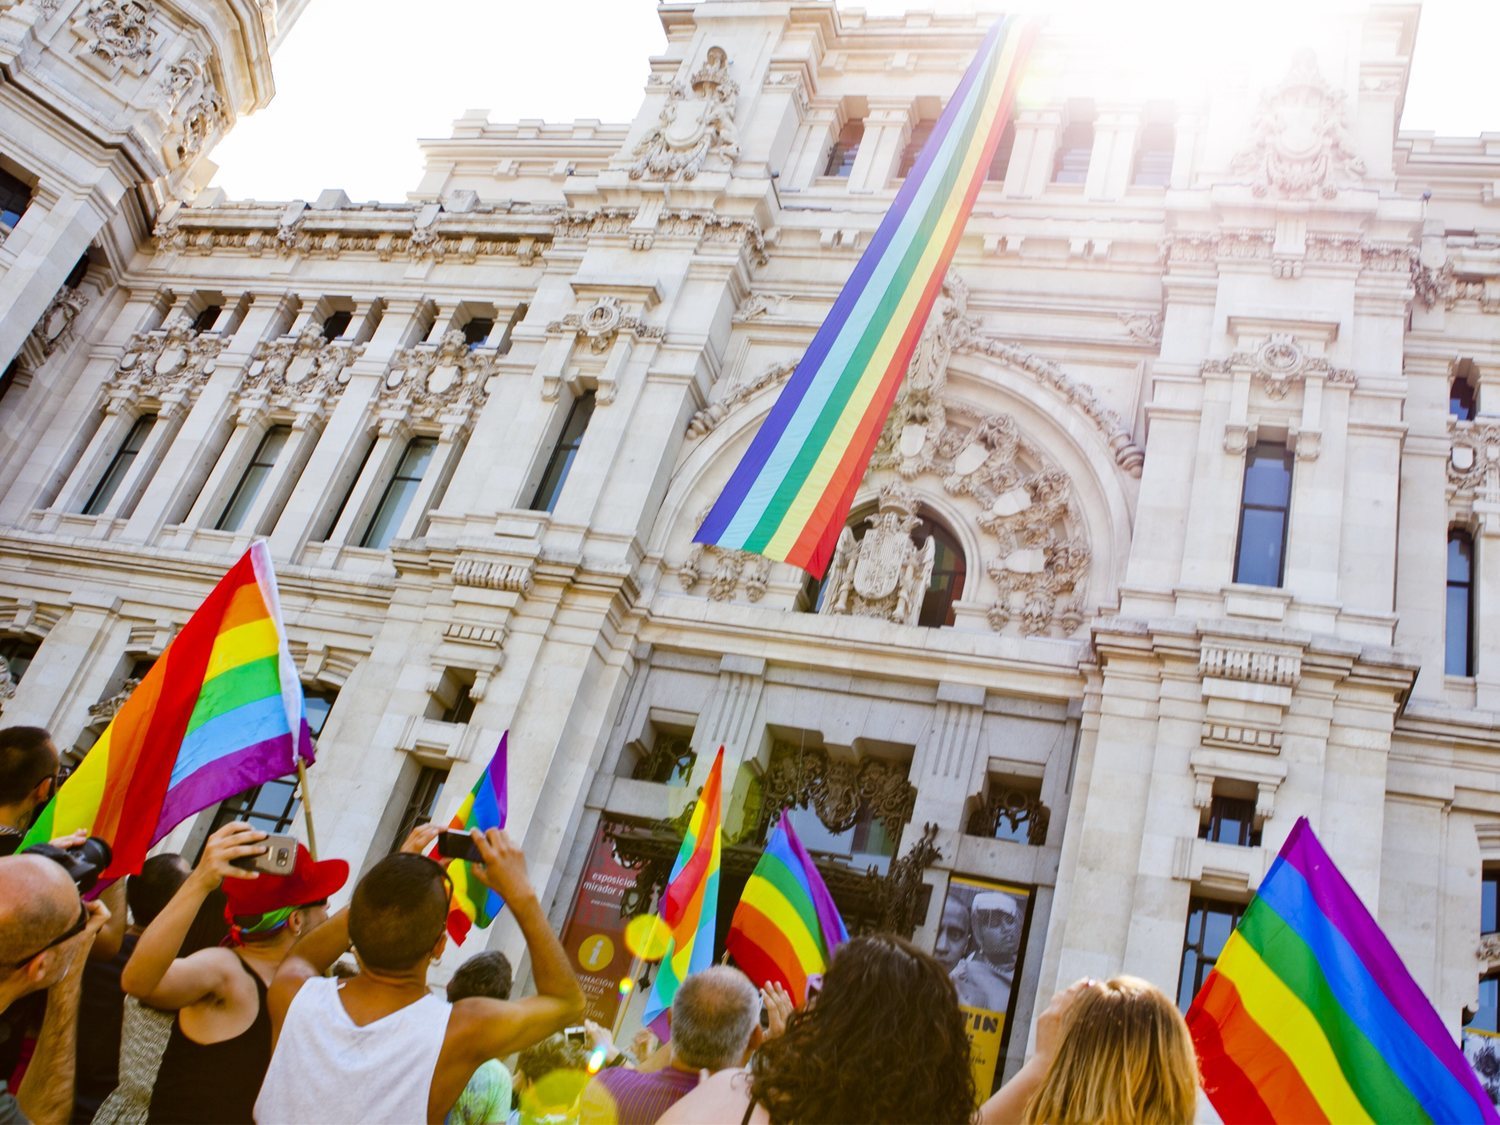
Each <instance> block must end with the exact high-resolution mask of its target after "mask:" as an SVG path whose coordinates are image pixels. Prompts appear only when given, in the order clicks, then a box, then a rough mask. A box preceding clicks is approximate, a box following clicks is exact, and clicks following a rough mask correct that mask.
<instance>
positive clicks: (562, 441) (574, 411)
mask: <svg viewBox="0 0 1500 1125" xmlns="http://www.w3.org/2000/svg"><path fill="white" fill-rule="evenodd" d="M593 416H594V392H593V391H585V392H584V393H583V394H582V395H580V396H579V397H578V398H577V399H575V400H574V402H573V405H572V406H571V407H570V408H569V409H568V420H567V421H566V422H564V423H563V430H562V434H561V435H559V437H558V439H557V445H556V446H554V447H553V450H552V456H551V457H550V458H548V461H547V469H546V472H544V473H543V474H542V482H541V484H539V485H538V486H537V490H536V495H535V496H533V497H532V498H531V510H532V511H535V512H550V511H552V509H553V508H555V507H556V506H557V501H558V497H560V496H561V495H562V489H563V485H564V484H566V483H567V480H568V472H569V471H570V470H571V469H572V467H573V458H574V457H575V456H577V454H578V449H579V447H580V446H581V445H582V444H583V435H584V431H586V430H587V429H588V425H589V419H590V418H592V417H593Z"/></svg>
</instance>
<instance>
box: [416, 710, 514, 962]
mask: <svg viewBox="0 0 1500 1125" xmlns="http://www.w3.org/2000/svg"><path fill="white" fill-rule="evenodd" d="M509 738H510V731H506V732H505V733H504V734H502V735H501V736H500V745H499V746H497V747H495V756H494V757H493V758H491V759H490V764H489V765H488V766H486V767H485V771H484V772H483V773H482V774H480V775H479V780H478V781H476V782H475V783H474V788H473V789H471V790H469V792H468V793H467V794H465V796H464V799H463V804H461V805H459V806H458V812H456V813H454V814H453V819H452V820H450V821H449V822H448V827H449V828H450V829H456V830H458V831H460V832H467V831H469V829H471V828H477V829H479V830H480V831H481V832H485V831H488V830H489V829H491V828H504V827H505V818H506V817H507V816H508V815H509V814H510V781H509V780H508V774H509V772H510V761H509V759H510V755H509V753H508V751H507V750H506V746H505V743H506V741H507V740H508V739H509ZM432 854H433V855H434V856H435V855H437V850H436V849H434V850H433V853H432ZM448 875H449V877H450V878H451V879H452V880H453V901H452V902H451V903H450V904H449V906H448V936H449V937H451V938H452V939H453V940H454V941H455V942H457V943H458V944H459V945H462V944H463V943H464V938H466V937H468V936H469V930H470V929H471V928H472V927H474V926H478V927H479V928H480V929H481V930H483V929H487V928H488V927H489V924H490V923H491V922H493V921H494V920H495V918H496V916H497V915H499V913H500V908H501V907H503V906H504V905H505V900H504V899H502V898H501V897H500V896H499V895H498V894H496V893H495V892H494V891H492V890H491V889H490V888H489V887H487V886H485V885H484V884H483V883H481V882H480V881H479V879H478V877H477V876H476V875H475V874H474V871H473V866H472V865H471V864H470V863H468V862H467V861H466V860H462V859H454V860H449V861H448Z"/></svg>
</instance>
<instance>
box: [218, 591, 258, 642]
mask: <svg viewBox="0 0 1500 1125" xmlns="http://www.w3.org/2000/svg"><path fill="white" fill-rule="evenodd" d="M270 616H271V615H270V613H268V612H267V610H266V600H265V598H263V597H261V593H260V586H259V585H257V584H256V583H255V582H254V581H250V582H246V583H245V584H244V585H243V586H241V587H240V588H239V589H238V590H236V591H235V592H234V595H233V596H232V597H231V598H230V599H229V606H228V608H227V609H225V610H224V617H223V619H222V620H221V621H220V623H219V628H218V630H217V632H219V633H227V632H229V630H231V629H238V628H239V627H240V626H241V625H248V624H250V622H252V621H264V620H265V619H266V618H268V617H270Z"/></svg>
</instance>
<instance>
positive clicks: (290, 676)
mask: <svg viewBox="0 0 1500 1125" xmlns="http://www.w3.org/2000/svg"><path fill="white" fill-rule="evenodd" d="M299 757H300V758H302V759H303V760H305V761H308V762H311V761H312V760H313V745H312V735H311V733H310V732H309V731H308V727H307V716H306V713H305V711H304V705H303V701H302V683H301V681H300V680H299V679H298V678H297V667H296V665H295V664H294V663H293V662H292V655H291V651H290V650H289V649H288V647H287V641H286V630H285V629H284V628H283V627H282V624H281V603H280V601H279V599H278V596H277V592H276V574H275V571H274V570H273V569H272V567H271V553H270V551H269V550H268V549H267V547H266V544H265V543H264V541H259V542H256V543H253V544H251V546H250V549H249V550H248V551H246V552H245V555H244V557H243V558H241V559H240V561H239V562H237V563H235V564H234V567H233V568H232V569H231V570H230V571H229V573H228V574H226V575H225V576H224V577H223V579H222V580H220V582H219V584H218V585H217V586H215V587H214V588H213V591H212V592H211V593H210V594H209V595H208V597H207V598H205V599H204V601H203V604H202V605H201V606H199V607H198V609H197V611H196V612H195V613H194V614H193V615H192V617H190V618H188V620H187V624H185V625H184V626H183V627H182V631H181V632H180V633H178V634H177V636H176V637H174V638H173V639H172V642H171V643H170V644H169V645H167V649H166V651H165V652H163V653H162V654H161V657H160V658H159V659H158V660H157V661H156V663H155V664H153V665H152V666H151V670H150V671H149V672H147V673H146V675H145V677H144V678H143V679H142V680H141V682H140V684H139V685H137V687H136V689H135V690H134V691H132V692H131V693H130V697H129V698H128V699H126V700H125V703H124V705H123V706H121V708H120V710H119V712H118V713H117V714H116V715H115V717H114V719H112V720H111V721H110V724H109V726H108V727H106V728H105V730H104V733H103V734H102V735H100V736H99V741H98V742H96V743H94V745H93V748H92V749H90V750H89V752H88V754H87V755H86V756H85V757H84V759H83V764H82V765H80V766H79V767H78V768H77V769H76V770H74V771H73V775H72V776H71V777H69V778H68V780H67V781H65V782H64V783H63V785H62V788H60V789H59V790H58V791H57V796H56V797H54V798H53V799H52V800H51V801H50V802H49V803H48V805H47V807H46V808H44V809H43V810H42V813H41V815H40V816H39V817H37V820H36V823H35V824H33V825H32V826H31V831H30V832H28V833H27V834H26V839H25V841H24V842H23V844H22V846H23V847H25V846H27V845H30V844H35V843H44V842H46V841H47V840H51V839H54V838H56V837H58V836H65V835H67V834H68V833H70V832H73V831H76V830H77V829H80V828H86V829H88V831H89V833H90V835H94V836H102V837H103V838H104V839H105V840H107V841H109V844H110V847H111V848H112V849H113V851H114V861H113V862H112V863H111V864H110V865H109V867H108V868H107V869H106V870H105V872H104V876H103V878H104V879H105V880H114V879H118V878H119V877H120V876H122V875H131V874H134V873H135V872H137V871H139V870H140V869H141V863H142V861H143V860H144V859H145V858H146V852H147V850H148V849H149V848H150V847H151V845H152V844H154V843H156V842H157V841H158V840H160V839H161V838H162V837H163V836H165V835H166V834H167V833H168V832H170V831H171V830H172V829H173V828H174V827H176V826H177V825H178V824H179V823H181V822H182V821H183V820H185V819H186V818H187V817H189V816H191V815H192V814H193V813H195V812H198V811H199V810H200V809H205V808H207V807H208V806H209V805H212V804H215V803H216V802H218V801H222V800H224V799H225V798H226V797H232V796H234V795H235V794H236V793H243V792H244V791H245V790H246V789H249V788H250V787H252V786H255V785H260V784H262V783H263V782H267V781H272V780H274V779H275V778H278V777H285V776H286V775H287V774H289V773H291V772H293V771H294V770H295V769H296V768H297V760H298V758H299Z"/></svg>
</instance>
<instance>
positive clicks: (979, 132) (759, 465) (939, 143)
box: [695, 16, 1036, 578]
mask: <svg viewBox="0 0 1500 1125" xmlns="http://www.w3.org/2000/svg"><path fill="white" fill-rule="evenodd" d="M1035 35H1036V27H1035V24H1034V23H1032V22H1031V21H1023V20H1021V19H1019V18H1018V17H1015V16H1008V17H1006V18H1004V19H1002V20H1000V21H999V22H998V23H996V24H995V26H994V27H993V28H991V29H990V32H989V34H988V35H987V36H986V37H985V40H984V43H983V44H982V45H981V46H980V48H979V53H978V55H976V56H975V58H974V61H973V63H971V64H970V66H969V69H968V71H967V72H966V73H965V74H964V77H963V81H962V82H960V83H959V86H958V89H957V90H956V91H954V94H953V97H952V99H951V100H950V101H949V102H948V105H947V108H946V109H944V110H943V114H942V117H941V118H940V119H939V120H938V123H937V125H936V126H935V127H934V128H933V131H932V136H931V137H930V138H929V140H928V141H927V144H926V145H925V146H924V147H923V149H922V155H921V156H920V157H919V158H918V160H917V163H916V165H915V167H913V168H912V170H911V173H910V174H909V175H908V176H907V177H906V180H905V182H904V183H903V184H902V186H901V190H900V191H898V192H897V193H896V199H895V201H894V202H893V203H892V204H891V208H890V210H889V211H888V212H886V215H885V218H884V219H882V220H881V223H880V226H879V228H878V229H877V230H876V231H875V237H874V239H873V240H872V241H871V243H870V245H869V248H868V249H866V250H865V252H864V254H863V255H862V256H861V257H860V260H859V263H858V265H856V266H855V267H854V273H853V274H852V275H851V276H850V278H849V280H848V282H847V283H846V284H845V285H844V289H843V291H842V292H841V293H840V294H839V296H838V300H837V301H835V302H834V305H833V309H832V310H831V311H830V312H829V314H828V318H827V319H826V320H824V321H823V325H822V327H821V328H819V329H818V332H817V335H815V336H814V337H813V341H812V344H811V345H809V347H808V349H807V353H806V354H805V355H804V356H803V357H802V361H801V362H800V363H799V364H798V365H797V370H796V371H795V372H793V373H792V377H791V379H790V380H789V381H788V382H787V385H786V387H785V388H783V390H782V392H781V394H780V396H779V397H778V398H777V400H776V402H775V404H774V405H773V406H772V407H771V412H770V414H769V415H768V416H767V417H766V420H765V421H764V422H763V423H762V424H761V427H760V430H759V432H758V433H757V434H756V435H755V438H754V440H753V441H751V443H750V446H749V448H748V449H747V450H746V451H745V454H744V456H743V457H742V458H741V460H740V463H739V465H738V466H737V467H736V468H735V470H734V474H733V475H732V476H731V477H730V479H729V483H728V484H727V485H726V486H725V487H724V491H723V493H722V494H721V495H720V496H719V499H718V500H717V501H716V502H715V503H714V506H713V508H712V509H711V510H710V511H709V513H708V517H707V518H706V519H705V520H704V521H703V526H702V527H700V528H699V529H698V534H697V536H696V537H695V538H696V541H697V542H699V543H711V544H715V545H717V546H719V547H723V548H726V549H737V550H745V551H752V552H754V553H756V554H760V555H765V556H767V557H769V558H773V559H781V560H783V561H785V562H789V563H793V564H794V565H796V566H800V567H802V568H803V569H804V570H806V571H808V572H810V573H811V574H813V575H815V576H817V577H819V578H821V577H822V576H823V573H824V571H825V570H826V569H827V567H828V562H829V560H830V559H831V558H832V556H833V549H834V547H835V546H836V545H837V543H838V537H839V533H840V531H842V530H843V527H844V521H845V520H846V519H847V518H848V516H849V508H850V505H851V504H852V503H853V502H854V494H855V492H856V490H857V489H858V488H859V482H860V480H861V479H862V478H863V477H864V473H865V467H866V466H867V465H869V463H870V454H871V453H872V452H873V451H874V449H875V443H876V441H877V440H878V439H879V437H880V430H881V427H883V426H884V425H885V419H886V416H887V415H889V414H890V411H891V403H892V402H893V401H894V400H895V397H896V390H897V388H898V387H899V386H900V385H901V379H902V377H903V376H904V375H905V374H906V368H907V365H908V364H910V362H911V357H912V351H913V350H914V349H915V348H916V345H917V339H918V337H919V336H920V335H921V333H922V328H923V326H924V325H925V324H926V323H927V315H928V313H930V312H931V311H932V305H933V302H934V301H935V300H936V299H937V295H938V292H939V290H940V289H941V288H942V283H943V277H944V276H945V275H946V274H947V272H948V265H949V263H950V262H951V261H952V260H953V253H954V251H955V250H956V249H957V248H958V239H959V235H961V234H962V233H963V229H964V223H965V222H966V221H967V220H968V217H969V212H970V211H971V210H973V207H974V199H975V197H976V196H977V195H978V194H979V189H980V186H981V185H982V184H983V183H984V180H985V176H986V174H987V173H988V171H989V167H990V161H991V159H992V157H993V156H994V153H995V148H996V146H997V145H998V144H999V142H1000V134H1001V133H1002V132H1003V131H1004V129H1005V123H1006V120H1007V119H1008V118H1009V117H1010V107H1011V102H1012V100H1013V99H1014V96H1015V90H1016V85H1017V83H1018V81H1019V78H1020V75H1021V69H1022V63H1023V61H1024V60H1025V58H1026V56H1027V53H1028V51H1029V50H1030V46H1031V42H1032V40H1033V39H1034V38H1035Z"/></svg>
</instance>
